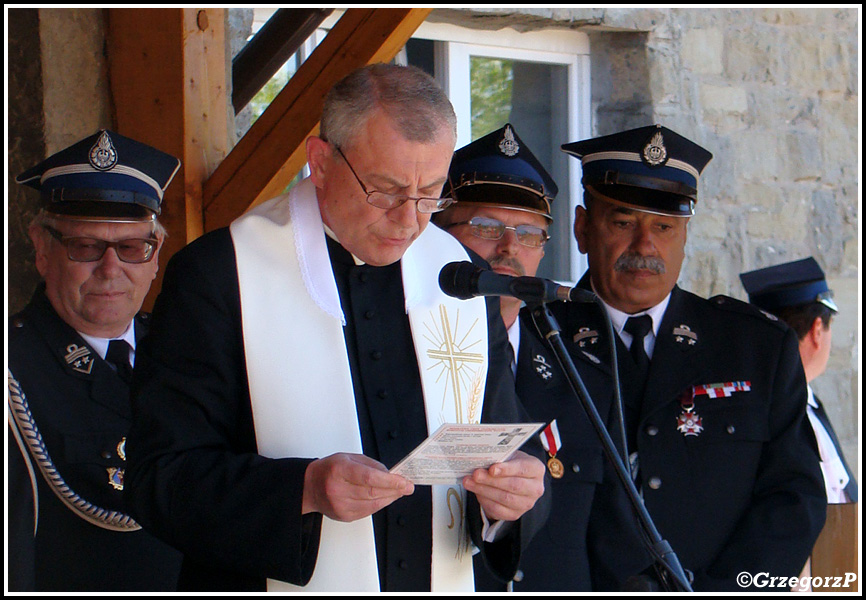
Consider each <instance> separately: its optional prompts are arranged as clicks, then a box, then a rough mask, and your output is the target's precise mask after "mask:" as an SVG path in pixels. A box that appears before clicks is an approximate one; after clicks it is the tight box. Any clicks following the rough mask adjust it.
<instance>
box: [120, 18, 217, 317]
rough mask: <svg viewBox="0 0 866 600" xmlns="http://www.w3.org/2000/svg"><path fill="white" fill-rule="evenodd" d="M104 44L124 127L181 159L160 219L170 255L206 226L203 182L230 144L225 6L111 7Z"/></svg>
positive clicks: (164, 255)
mask: <svg viewBox="0 0 866 600" xmlns="http://www.w3.org/2000/svg"><path fill="white" fill-rule="evenodd" d="M107 15H108V17H107V28H106V29H107V34H106V51H107V54H108V65H109V77H110V80H111V93H112V96H113V101H114V109H115V112H116V115H115V122H116V128H117V131H118V132H119V133H122V134H123V135H126V136H128V137H131V138H134V139H136V140H139V141H141V142H144V143H146V144H150V145H151V146H153V147H155V148H159V149H160V150H162V151H164V152H168V153H169V154H172V155H174V156H176V157H178V158H180V159H181V162H182V166H181V170H180V172H178V174H177V175H176V176H175V179H174V181H172V183H171V185H170V186H169V187H168V189H167V190H166V193H165V197H164V199H163V204H162V214H161V215H160V222H162V224H163V225H164V226H165V227H166V229H167V230H168V234H169V237H168V239H167V240H166V243H165V244H164V245H163V248H162V249H161V250H160V257H159V261H160V267H161V268H160V276H159V278H158V279H157V281H156V282H154V285H153V286H151V291H150V294H149V295H148V297H147V299H146V300H145V303H144V308H145V310H148V309H149V308H150V307H151V306H152V304H153V300H154V299H155V297H156V294H157V293H158V292H159V288H160V284H161V281H162V279H161V273H162V272H163V271H164V267H165V263H167V262H168V259H169V258H170V257H171V255H173V254H174V253H175V252H176V251H177V250H179V249H181V248H182V247H184V246H185V245H186V244H187V243H189V242H190V241H192V240H193V239H195V238H196V237H198V236H199V235H201V234H202V232H203V231H204V217H203V211H202V187H203V183H204V181H205V180H206V179H207V178H208V177H209V176H210V174H211V173H212V172H213V171H214V169H215V168H216V166H217V165H218V164H219V163H220V162H221V161H222V160H223V158H224V157H225V156H226V154H227V152H228V140H229V138H228V110H229V101H228V96H227V93H228V92H227V89H228V86H227V82H226V71H227V60H226V54H225V52H226V51H225V9H221V8H217V9H215V8H208V9H195V8H146V9H124V8H112V9H107Z"/></svg>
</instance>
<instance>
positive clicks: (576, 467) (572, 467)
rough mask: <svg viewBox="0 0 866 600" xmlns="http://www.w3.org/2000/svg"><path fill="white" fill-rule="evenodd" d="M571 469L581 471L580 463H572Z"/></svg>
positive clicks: (576, 471)
mask: <svg viewBox="0 0 866 600" xmlns="http://www.w3.org/2000/svg"><path fill="white" fill-rule="evenodd" d="M571 470H572V471H574V472H575V473H580V465H579V464H577V463H574V464H573V465H571Z"/></svg>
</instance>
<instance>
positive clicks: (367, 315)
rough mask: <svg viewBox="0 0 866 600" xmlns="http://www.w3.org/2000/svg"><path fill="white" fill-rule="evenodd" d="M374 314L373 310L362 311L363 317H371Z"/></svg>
mask: <svg viewBox="0 0 866 600" xmlns="http://www.w3.org/2000/svg"><path fill="white" fill-rule="evenodd" d="M374 316H376V311H375V310H368V311H367V312H365V313H364V318H365V319H372V318H373V317H374Z"/></svg>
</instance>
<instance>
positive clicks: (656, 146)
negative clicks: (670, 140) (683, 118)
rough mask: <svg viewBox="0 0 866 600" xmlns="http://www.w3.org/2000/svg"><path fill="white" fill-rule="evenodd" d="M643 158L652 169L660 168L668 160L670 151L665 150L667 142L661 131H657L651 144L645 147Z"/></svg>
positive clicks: (651, 139)
mask: <svg viewBox="0 0 866 600" xmlns="http://www.w3.org/2000/svg"><path fill="white" fill-rule="evenodd" d="M641 157H642V158H643V160H644V162H645V163H646V164H648V165H649V166H651V167H659V166H661V165H663V164H665V163H666V162H667V160H668V151H667V148H665V140H664V138H663V137H662V132H661V131H656V132H655V133H654V134H653V136H652V138H650V141H649V143H648V144H647V145H646V146H644V149H643V152H642V153H641Z"/></svg>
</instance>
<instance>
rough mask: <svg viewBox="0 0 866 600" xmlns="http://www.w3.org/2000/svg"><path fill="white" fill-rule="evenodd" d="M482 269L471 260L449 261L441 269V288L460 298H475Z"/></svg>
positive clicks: (453, 296)
mask: <svg viewBox="0 0 866 600" xmlns="http://www.w3.org/2000/svg"><path fill="white" fill-rule="evenodd" d="M481 271H482V269H481V268H480V267H476V266H475V265H474V264H472V263H471V262H469V261H466V260H465V261H462V262H452V263H448V264H447V265H445V266H444V267H442V270H441V271H439V288H440V289H441V290H442V291H443V292H445V293H446V294H448V295H449V296H451V297H452V298H459V299H460V300H469V299H470V298H474V297H475V296H476V293H475V292H477V285H478V274H479V273H480V272H481Z"/></svg>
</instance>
